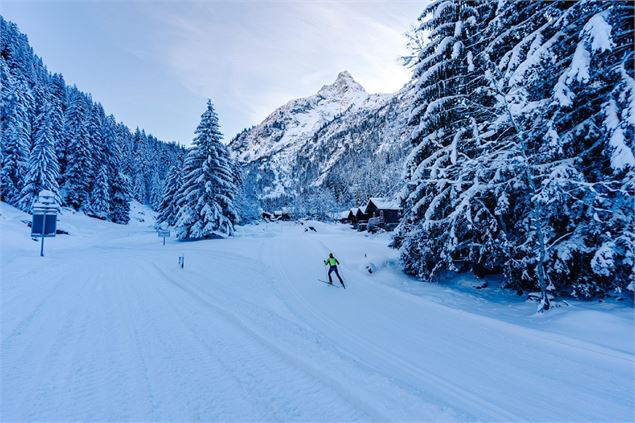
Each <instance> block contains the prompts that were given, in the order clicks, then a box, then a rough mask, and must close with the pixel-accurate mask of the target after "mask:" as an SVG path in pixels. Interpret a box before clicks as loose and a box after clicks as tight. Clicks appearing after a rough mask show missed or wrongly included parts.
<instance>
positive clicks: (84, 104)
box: [61, 89, 94, 210]
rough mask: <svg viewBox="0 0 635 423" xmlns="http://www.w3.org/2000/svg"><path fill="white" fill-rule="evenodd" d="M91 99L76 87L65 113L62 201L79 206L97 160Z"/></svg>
mask: <svg viewBox="0 0 635 423" xmlns="http://www.w3.org/2000/svg"><path fill="white" fill-rule="evenodd" d="M89 107H90V105H89V103H88V99H87V98H85V96H84V95H82V93H80V92H79V91H78V90H76V89H74V90H73V94H72V96H71V98H70V100H69V106H68V109H67V110H66V115H65V117H64V134H65V140H66V161H67V165H66V169H65V172H64V175H63V180H64V185H63V186H62V190H61V191H62V192H61V194H62V202H63V203H64V204H65V205H67V206H70V207H72V208H74V209H75V210H79V209H80V208H81V206H82V205H83V204H84V202H85V201H86V197H87V196H88V190H89V187H90V182H91V178H92V173H93V167H94V163H93V161H92V154H91V149H90V134H89V132H88V129H87V126H86V125H87V118H88V113H89Z"/></svg>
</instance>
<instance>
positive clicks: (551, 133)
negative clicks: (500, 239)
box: [486, 1, 633, 307]
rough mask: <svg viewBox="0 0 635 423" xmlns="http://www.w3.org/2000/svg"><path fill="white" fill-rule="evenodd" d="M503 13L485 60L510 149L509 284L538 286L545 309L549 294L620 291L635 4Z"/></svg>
mask: <svg viewBox="0 0 635 423" xmlns="http://www.w3.org/2000/svg"><path fill="white" fill-rule="evenodd" d="M499 6H500V8H499V11H498V16H497V19H495V21H494V22H493V24H492V25H491V26H490V31H494V34H495V36H491V37H490V38H491V40H492V41H491V43H490V45H489V46H488V47H487V49H486V56H487V58H488V59H489V60H492V61H493V62H494V63H496V66H494V67H493V68H490V69H491V72H490V73H489V78H490V81H491V87H492V90H493V91H495V92H496V95H497V98H498V105H499V109H500V111H501V119H500V120H499V121H498V122H497V123H498V125H499V128H498V131H499V132H501V133H503V134H504V136H503V137H501V138H499V140H500V142H501V143H505V142H507V143H509V146H508V147H507V150H508V151H509V157H510V160H508V162H507V165H506V167H507V169H508V175H507V178H506V181H505V183H506V184H507V185H508V186H510V187H513V188H514V190H515V192H514V193H513V195H511V196H510V197H511V198H513V200H512V201H513V203H512V204H511V206H509V207H501V209H505V210H502V212H501V214H502V215H503V220H506V221H507V222H508V225H509V227H510V229H511V233H513V235H514V239H513V240H512V241H511V243H510V245H511V248H510V252H511V255H512V257H511V259H510V262H509V266H507V269H508V270H509V275H508V278H509V281H510V283H511V284H513V285H515V286H516V287H519V288H522V289H531V288H532V287H533V286H535V285H539V286H541V288H542V290H543V303H542V304H541V307H545V306H546V307H548V305H549V304H548V299H547V298H545V297H546V293H545V292H544V291H545V289H549V290H552V291H558V292H565V293H572V294H574V295H578V296H581V297H592V296H595V295H604V293H606V292H607V291H608V290H610V289H617V290H621V289H624V288H626V287H627V286H629V284H630V283H632V272H631V271H630V270H631V269H632V263H633V242H632V231H630V230H629V229H626V228H628V227H632V223H633V222H632V219H633V217H632V186H633V185H632V181H633V176H632V175H633V163H632V162H633V153H632V151H633V138H632V132H633V131H632V127H633V124H632V121H630V122H629V110H631V109H632V107H629V106H628V104H629V102H630V104H632V100H630V98H632V97H631V96H632V88H630V89H629V88H628V87H629V86H630V87H632V75H633V68H632V59H631V58H632V56H633V46H632V40H631V37H632V34H633V26H632V20H633V19H632V18H633V6H632V4H627V3H625V2H613V3H610V2H601V1H580V2H564V1H562V2H534V3H532V4H528V3H527V2H512V1H509V2H501V3H500V5H499ZM609 22H611V23H609ZM514 28H516V30H514ZM627 58H628V59H627ZM618 104H619V106H618ZM622 131H623V132H622ZM616 133H618V135H617V137H616V138H614V137H613V134H616ZM623 133H627V134H629V135H626V136H621V134H623ZM616 140H619V141H618V142H615V141H616ZM612 143H613V144H612ZM616 151H619V153H618V154H617V155H615V152H616ZM615 158H617V161H615V160H614V159H615ZM616 163H619V164H618V165H617V167H615V166H614V165H615V164H616ZM512 175H513V176H512ZM629 187H630V189H629ZM600 263H601V265H600ZM596 264H598V266H596ZM535 281H538V282H539V283H537V284H536V282H535Z"/></svg>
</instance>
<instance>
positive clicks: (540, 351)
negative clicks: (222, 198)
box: [0, 208, 633, 422]
mask: <svg viewBox="0 0 635 423" xmlns="http://www.w3.org/2000/svg"><path fill="white" fill-rule="evenodd" d="M2 212H3V213H6V212H7V211H6V208H3V209H2ZM67 218H68V219H69V220H71V221H72V222H73V223H74V228H76V229H77V231H79V232H81V231H82V230H83V229H84V228H88V227H90V228H91V229H92V231H90V234H89V235H86V237H85V238H82V237H81V235H76V236H72V237H58V238H57V239H54V240H47V243H48V247H49V251H48V256H47V257H45V258H43V259H42V258H39V257H37V252H36V251H35V243H33V242H32V241H30V240H29V239H28V237H27V236H26V235H25V236H24V238H26V239H25V240H24V241H23V240H22V238H18V237H17V236H16V235H15V234H17V233H19V231H20V230H21V229H22V227H21V226H17V225H18V223H14V222H13V221H12V220H11V219H5V220H4V221H0V224H1V225H2V228H1V229H2V230H3V233H7V234H9V235H8V236H7V237H5V239H3V244H2V253H3V254H2V285H0V287H1V288H2V291H0V293H1V294H2V295H1V297H2V298H1V301H2V302H1V305H2V312H1V313H2V316H1V317H2V319H1V324H2V325H1V331H0V335H1V337H0V341H1V348H2V349H1V355H0V358H1V362H0V364H1V368H0V371H1V378H2V379H1V381H2V384H1V386H0V389H1V390H0V418H1V420H2V421H33V420H57V421H78V420H82V421H151V420H171V421H177V420H178V421H194V420H203V421H219V420H223V421H486V422H489V421H501V422H507V421H537V422H542V421H562V422H565V421H567V422H568V421H606V422H620V421H632V419H633V355H632V351H629V352H624V351H619V350H617V349H612V348H609V347H607V346H602V345H598V344H594V343H591V342H587V341H583V340H580V339H575V338H572V337H567V336H563V335H559V334H555V333H552V332H545V331H542V330H539V329H533V328H529V327H524V326H520V325H516V324H513V323H509V322H504V321H501V320H496V319H492V318H489V317H485V316H482V315H477V314H474V313H471V312H468V311H465V310H459V309H455V308H451V307H447V306H444V305H441V304H438V303H435V302H432V301H430V300H427V299H426V298H422V297H418V296H415V295H412V294H409V293H405V292H403V291H400V290H398V289H395V288H392V287H390V286H387V285H386V284H384V283H382V278H387V277H389V274H388V273H386V272H387V271H384V273H382V271H380V272H379V273H375V274H374V275H373V276H372V277H371V276H369V275H367V274H365V273H364V271H363V270H360V267H361V266H356V265H355V263H358V262H359V260H358V258H356V256H361V255H362V253H361V252H360V248H361V249H369V250H372V249H373V248H378V247H377V245H378V244H377V243H376V241H374V240H373V238H367V237H363V236H361V235H359V234H356V233H353V232H350V231H346V230H341V228H339V227H335V226H332V225H320V224H318V225H317V227H318V233H317V234H309V233H305V232H303V228H302V227H301V226H299V225H294V224H283V225H261V226H260V227H253V228H250V229H245V230H244V231H243V233H241V234H240V236H239V237H237V238H235V239H230V240H211V241H203V242H197V243H178V242H175V241H170V242H169V243H168V245H166V246H165V247H163V246H162V245H161V243H160V240H159V239H157V238H156V235H155V234H154V233H153V232H151V231H150V230H149V229H148V228H147V227H143V226H141V225H137V226H134V225H133V226H131V227H120V226H115V225H109V224H106V223H103V222H99V223H98V224H97V225H100V226H101V227H102V228H101V232H100V231H98V230H96V229H94V228H92V226H91V225H92V221H91V220H90V219H88V218H85V217H83V216H68V217H67ZM20 225H21V224H20ZM5 229H7V231H6V232H5V231H4V230H5ZM26 233H27V232H25V234H26ZM86 233H89V231H88V230H86ZM100 234H101V235H100ZM100 236H102V237H103V239H102V240H101V242H99V240H98V239H99V237H100ZM329 246H331V247H332V246H337V248H338V251H335V253H336V256H337V257H338V258H339V259H340V261H341V262H342V265H341V267H340V268H341V270H342V276H343V278H344V281H345V283H347V288H348V289H347V290H334V289H331V288H330V287H327V286H324V285H323V284H320V283H318V282H316V281H315V279H316V278H318V277H322V276H324V274H325V268H324V266H323V265H322V260H323V259H324V257H325V256H326V254H327V253H328V251H330V250H331V249H330V248H329ZM381 248H385V247H381ZM386 251H387V250H386ZM180 254H185V257H186V262H185V269H179V268H178V267H177V266H176V258H177V257H178V255H180ZM356 260H357V261H356ZM625 336H628V335H625Z"/></svg>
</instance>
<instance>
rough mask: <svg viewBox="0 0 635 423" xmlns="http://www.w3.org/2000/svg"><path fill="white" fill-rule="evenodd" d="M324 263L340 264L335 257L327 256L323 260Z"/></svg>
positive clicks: (330, 264)
mask: <svg viewBox="0 0 635 423" xmlns="http://www.w3.org/2000/svg"><path fill="white" fill-rule="evenodd" d="M324 264H328V265H329V266H337V265H338V264H340V262H339V261H337V259H336V258H335V257H329V258H327V259H326V260H324Z"/></svg>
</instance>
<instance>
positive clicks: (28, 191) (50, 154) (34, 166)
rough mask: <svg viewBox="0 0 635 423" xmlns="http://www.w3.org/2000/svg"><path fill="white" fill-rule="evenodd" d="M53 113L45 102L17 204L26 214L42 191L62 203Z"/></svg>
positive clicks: (51, 107)
mask: <svg viewBox="0 0 635 423" xmlns="http://www.w3.org/2000/svg"><path fill="white" fill-rule="evenodd" d="M53 113H54V110H53V106H52V105H51V104H50V103H49V102H48V101H46V100H45V101H44V102H43V107H42V108H41V111H40V116H39V117H38V119H37V122H36V124H35V126H36V129H35V139H34V142H33V150H32V151H31V154H30V156H29V164H28V172H27V174H26V177H25V178H24V187H23V188H22V191H21V193H20V200H19V201H18V203H17V206H18V207H19V208H21V209H22V210H24V211H26V212H29V211H30V210H31V206H32V205H33V202H34V201H35V200H36V199H37V197H38V194H39V193H40V191H42V190H49V191H51V192H52V193H54V194H55V198H56V200H57V203H58V204H59V203H60V198H59V186H58V184H57V180H58V178H59V164H58V162H57V157H56V155H55V139H54V137H53V130H52V128H53V125H54V123H55V122H54V120H53V119H52V115H53Z"/></svg>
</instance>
